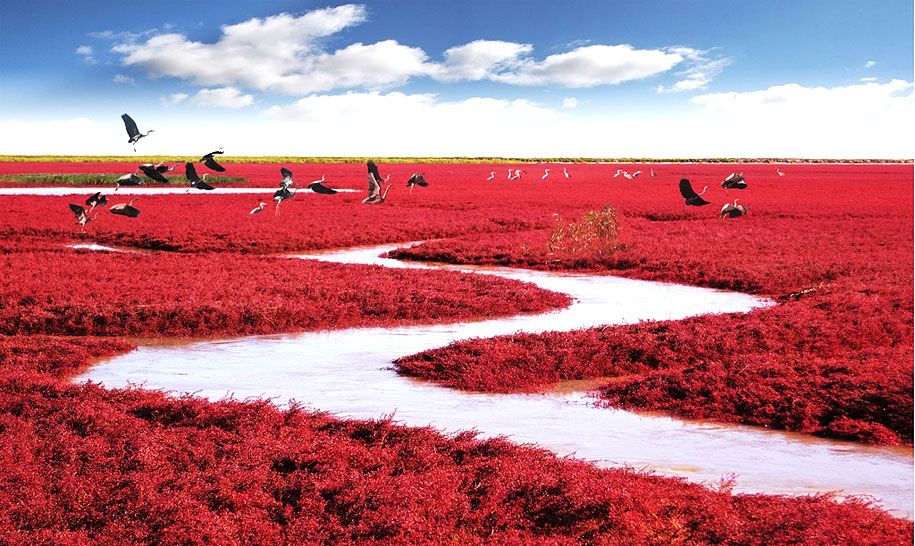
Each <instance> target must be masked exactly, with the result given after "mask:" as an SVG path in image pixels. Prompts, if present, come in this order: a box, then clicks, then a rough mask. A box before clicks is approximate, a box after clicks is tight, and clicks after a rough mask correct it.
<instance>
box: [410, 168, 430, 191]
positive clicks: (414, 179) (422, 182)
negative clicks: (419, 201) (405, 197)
mask: <svg viewBox="0 0 915 546" xmlns="http://www.w3.org/2000/svg"><path fill="white" fill-rule="evenodd" d="M423 174H425V173H413V175H412V176H411V177H410V178H409V180H407V187H408V188H410V193H411V194H412V193H413V186H419V187H421V188H426V187H428V186H429V183H428V182H426V179H425V178H423Z"/></svg>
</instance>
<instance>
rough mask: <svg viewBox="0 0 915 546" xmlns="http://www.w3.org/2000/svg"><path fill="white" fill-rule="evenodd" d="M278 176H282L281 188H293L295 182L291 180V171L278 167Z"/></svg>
mask: <svg viewBox="0 0 915 546" xmlns="http://www.w3.org/2000/svg"><path fill="white" fill-rule="evenodd" d="M280 174H282V175H283V179H282V180H280V187H281V188H283V189H286V188H288V187H289V186H295V182H294V181H293V180H292V171H290V170H289V169H287V168H286V167H280Z"/></svg>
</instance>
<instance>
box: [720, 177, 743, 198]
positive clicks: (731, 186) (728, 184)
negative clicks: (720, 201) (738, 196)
mask: <svg viewBox="0 0 915 546" xmlns="http://www.w3.org/2000/svg"><path fill="white" fill-rule="evenodd" d="M721 187H722V188H724V193H725V195H727V192H728V190H745V189H747V181H746V180H744V178H743V173H740V174H737V173H731V174H729V175H728V177H727V178H725V179H724V182H722V183H721Z"/></svg>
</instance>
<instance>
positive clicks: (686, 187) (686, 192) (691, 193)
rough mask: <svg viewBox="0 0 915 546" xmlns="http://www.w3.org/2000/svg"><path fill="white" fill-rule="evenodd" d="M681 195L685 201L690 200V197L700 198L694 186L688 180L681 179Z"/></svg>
mask: <svg viewBox="0 0 915 546" xmlns="http://www.w3.org/2000/svg"><path fill="white" fill-rule="evenodd" d="M680 195H682V196H683V198H684V199H689V198H690V197H699V194H697V193H696V191H695V190H693V186H692V185H691V184H690V183H689V179H688V178H681V179H680Z"/></svg>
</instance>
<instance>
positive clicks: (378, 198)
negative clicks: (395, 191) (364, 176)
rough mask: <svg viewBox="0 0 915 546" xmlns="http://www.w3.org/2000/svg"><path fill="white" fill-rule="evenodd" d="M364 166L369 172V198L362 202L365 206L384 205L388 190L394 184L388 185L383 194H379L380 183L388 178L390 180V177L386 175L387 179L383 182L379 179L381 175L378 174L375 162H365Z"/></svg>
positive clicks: (386, 179)
mask: <svg viewBox="0 0 915 546" xmlns="http://www.w3.org/2000/svg"><path fill="white" fill-rule="evenodd" d="M365 166H366V167H368V170H369V196H368V197H366V198H365V199H363V200H362V202H363V203H365V204H366V205H375V204H380V203H384V200H385V198H386V197H387V196H388V190H390V189H391V186H393V185H394V184H388V187H387V188H385V190H384V193H381V183H382V182H387V181H388V178H391V175H390V174H389V175H388V178H385V179H384V180H382V179H381V175H380V174H378V166H377V165H375V162H374V161H372V160H371V159H369V160H368V161H366V162H365Z"/></svg>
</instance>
